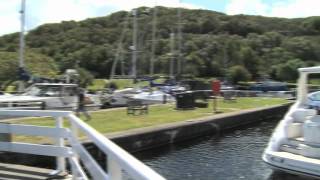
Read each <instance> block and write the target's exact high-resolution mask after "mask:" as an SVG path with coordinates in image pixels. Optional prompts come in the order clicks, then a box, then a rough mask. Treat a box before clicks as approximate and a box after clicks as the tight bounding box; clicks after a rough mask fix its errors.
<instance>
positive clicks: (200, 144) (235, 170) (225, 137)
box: [135, 120, 307, 180]
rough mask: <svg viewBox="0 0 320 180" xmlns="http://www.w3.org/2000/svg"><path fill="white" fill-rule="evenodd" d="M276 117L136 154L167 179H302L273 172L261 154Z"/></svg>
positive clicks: (274, 124)
mask: <svg viewBox="0 0 320 180" xmlns="http://www.w3.org/2000/svg"><path fill="white" fill-rule="evenodd" d="M276 124H277V121H276V120H273V121H269V122H262V123H258V124H253V125H251V126H248V127H242V128H239V129H237V130H234V131H230V132H225V133H223V134H220V135H219V136H218V137H217V136H208V137H203V138H198V139H194V140H192V141H188V142H183V143H178V144H174V145H170V146H165V147H161V148H157V149H152V150H148V151H143V152H140V153H136V154H135V156H136V157H137V158H138V159H140V160H142V161H143V162H144V163H146V164H147V165H149V166H150V167H151V168H153V169H154V170H155V171H157V172H158V173H160V174H161V175H163V176H164V177H165V178H167V179H169V180H180V179H183V180H189V179H190V180H196V179H199V180H211V179H214V180H234V179H245V180H260V179H261V180H302V179H307V178H304V177H299V176H295V175H290V174H287V173H279V172H273V170H272V169H271V168H270V167H268V166H267V165H266V164H265V163H264V162H263V161H262V160H261V155H262V153H263V150H264V148H265V147H266V145H267V143H268V140H269V137H270V135H271V133H272V131H273V129H274V128H275V126H276Z"/></svg>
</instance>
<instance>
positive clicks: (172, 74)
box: [169, 33, 175, 78]
mask: <svg viewBox="0 0 320 180" xmlns="http://www.w3.org/2000/svg"><path fill="white" fill-rule="evenodd" d="M170 47H171V53H170V54H171V59H170V72H169V73H170V78H173V77H174V58H175V54H174V51H175V50H174V33H170Z"/></svg>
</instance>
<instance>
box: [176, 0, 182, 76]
mask: <svg viewBox="0 0 320 180" xmlns="http://www.w3.org/2000/svg"><path fill="white" fill-rule="evenodd" d="M180 4H181V0H179V5H180ZM177 15H178V64H177V66H178V67H177V75H178V76H180V75H181V73H182V69H181V64H182V54H181V49H182V27H181V25H182V22H181V7H178V14H177Z"/></svg>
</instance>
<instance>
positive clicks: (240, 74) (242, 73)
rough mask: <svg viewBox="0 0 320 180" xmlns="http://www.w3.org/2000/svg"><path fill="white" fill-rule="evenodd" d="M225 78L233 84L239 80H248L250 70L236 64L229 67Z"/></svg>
mask: <svg viewBox="0 0 320 180" xmlns="http://www.w3.org/2000/svg"><path fill="white" fill-rule="evenodd" d="M227 78H228V79H229V80H230V81H231V82H232V83H234V84H237V83H238V82H239V81H248V80H250V79H251V74H250V72H249V71H248V70H247V69H246V68H245V67H243V66H240V65H236V66H232V67H230V68H229V70H228V73H227Z"/></svg>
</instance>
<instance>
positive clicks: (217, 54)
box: [0, 7, 320, 82]
mask: <svg viewBox="0 0 320 180" xmlns="http://www.w3.org/2000/svg"><path fill="white" fill-rule="evenodd" d="M156 8H157V24H156V26H157V29H156V41H151V40H152V25H153V15H152V14H153V11H154V10H155V9H154V8H147V7H140V8H138V10H137V11H138V19H137V22H138V46H137V48H138V62H137V63H138V66H137V67H138V69H137V71H138V74H139V75H146V74H149V63H150V57H151V53H152V52H151V46H152V43H155V46H156V50H155V67H156V69H155V73H157V74H168V73H169V64H170V61H172V60H174V61H176V60H177V56H178V54H177V47H178V42H177V38H176V39H175V42H174V47H175V49H176V50H175V51H174V52H173V53H170V52H171V46H172V45H170V33H175V34H177V31H178V30H177V27H178V17H177V9H176V8H165V7H156ZM181 14H182V17H181V24H182V32H183V33H182V49H181V55H182V64H183V65H182V67H183V68H182V73H183V74H184V75H190V76H196V77H229V79H230V80H232V81H234V82H237V81H240V80H256V79H259V78H264V77H270V78H273V79H277V80H283V81H292V80H295V79H296V78H297V73H296V69H297V68H299V67H305V66H313V65H317V64H319V62H320V51H319V49H320V17H308V18H296V19H286V18H271V17H262V16H248V15H235V16H228V15H226V14H223V13H218V12H214V11H209V10H189V9H181ZM132 18H133V17H132V16H131V15H130V12H127V11H119V12H116V13H113V14H111V15H109V16H105V17H98V18H90V19H86V20H84V21H79V22H75V21H63V22H61V23H54V24H44V25H41V26H39V27H38V28H36V29H33V30H31V31H30V32H28V34H27V36H26V46H27V49H26V51H27V52H29V53H31V54H33V55H34V56H37V55H38V56H37V57H38V58H36V59H44V60H45V59H47V60H48V62H50V63H52V65H53V66H55V67H56V69H54V71H55V73H56V74H58V73H61V72H63V71H64V70H65V69H69V68H75V67H81V68H83V69H84V70H86V71H88V72H90V73H91V74H93V75H94V76H95V77H97V78H108V77H109V76H110V71H111V66H112V63H113V61H114V60H115V56H116V54H117V51H118V50H119V48H118V47H119V43H120V40H122V42H121V46H120V47H121V48H120V50H121V53H120V57H121V58H120V59H122V60H123V61H122V62H123V67H124V70H123V71H124V72H125V73H126V74H129V73H130V67H131V53H132V52H131V50H130V46H132V33H133V29H132V28H133V25H132ZM121 36H123V37H121ZM18 42H19V34H18V33H14V34H9V35H5V36H2V37H0V53H1V54H0V55H1V57H0V62H1V64H2V62H4V61H6V62H7V61H8V59H9V60H10V61H17V59H18V56H17V54H16V56H15V55H13V54H12V53H17V51H18V44H19V43H18ZM43 57H46V58H43ZM49 59H50V60H49ZM27 60H28V59H27ZM30 63H31V64H32V63H34V62H30ZM14 64H15V63H12V62H11V66H13V65H14ZM27 64H28V62H27ZM11 66H10V67H11ZM0 68H3V67H2V66H1V67H0ZM30 68H31V69H32V70H33V71H35V72H36V71H41V70H37V68H36V67H35V66H33V65H30ZM40 69H41V68H40ZM1 71H2V70H0V72H1ZM121 71H122V70H121V66H120V64H118V66H117V68H116V73H117V74H120V73H121ZM239 73H240V74H241V76H239ZM237 74H238V75H237ZM13 77H14V76H12V78H11V79H13ZM240 77H241V78H240ZM239 78H240V79H239ZM0 81H1V80H0Z"/></svg>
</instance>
